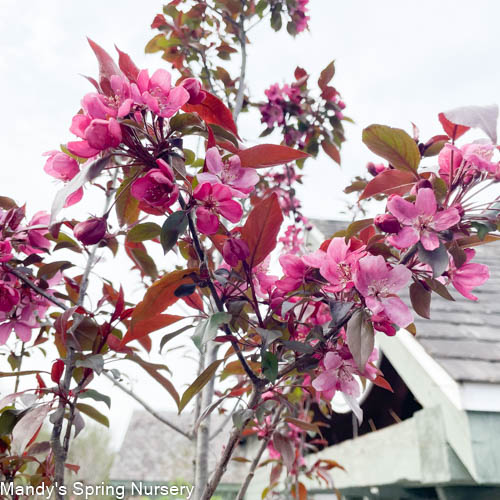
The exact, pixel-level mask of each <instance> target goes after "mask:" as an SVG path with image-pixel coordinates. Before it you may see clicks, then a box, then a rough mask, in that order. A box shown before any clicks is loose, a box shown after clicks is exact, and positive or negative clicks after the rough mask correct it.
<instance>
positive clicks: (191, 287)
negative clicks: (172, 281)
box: [174, 283, 196, 297]
mask: <svg viewBox="0 0 500 500" xmlns="http://www.w3.org/2000/svg"><path fill="white" fill-rule="evenodd" d="M195 290H196V285H195V284H194V283H184V284H183V285H181V286H179V288H176V289H175V291H174V295H175V296H176V297H189V295H192V294H193V292H194V291H195Z"/></svg>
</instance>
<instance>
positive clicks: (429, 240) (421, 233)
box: [387, 188, 460, 250]
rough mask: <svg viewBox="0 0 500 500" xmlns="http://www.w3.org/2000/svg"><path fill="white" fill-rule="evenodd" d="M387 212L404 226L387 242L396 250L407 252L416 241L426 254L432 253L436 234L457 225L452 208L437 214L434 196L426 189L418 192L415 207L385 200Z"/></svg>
mask: <svg viewBox="0 0 500 500" xmlns="http://www.w3.org/2000/svg"><path fill="white" fill-rule="evenodd" d="M387 208H388V209H389V211H390V212H391V213H392V215H394V216H395V217H396V218H397V219H398V221H399V222H400V224H401V225H402V226H404V227H403V228H402V229H401V231H399V232H398V234H397V235H394V236H390V237H389V238H388V239H387V240H388V242H389V243H390V244H391V245H394V246H395V247H396V248H408V247H410V246H412V245H415V244H416V243H418V242H419V241H420V242H421V243H422V245H423V247H424V248H425V249H426V250H435V249H436V248H438V247H439V238H438V235H437V234H436V233H437V232H439V231H444V230H445V229H448V228H449V227H451V226H454V225H455V224H457V223H458V222H459V221H460V214H459V213H458V210H457V209H456V208H447V209H445V210H440V211H438V208H437V202H436V196H435V195H434V191H433V190H432V189H430V188H423V189H420V190H419V191H418V193H417V199H416V201H415V203H410V202H409V201H406V200H404V199H403V198H402V197H401V196H398V195H394V196H392V197H390V198H389V201H388V202H387Z"/></svg>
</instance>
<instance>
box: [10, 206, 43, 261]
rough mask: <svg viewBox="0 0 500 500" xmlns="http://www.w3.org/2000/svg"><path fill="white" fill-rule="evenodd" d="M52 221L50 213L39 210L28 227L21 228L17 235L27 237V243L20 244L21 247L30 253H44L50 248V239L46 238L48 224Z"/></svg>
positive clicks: (23, 250)
mask: <svg viewBox="0 0 500 500" xmlns="http://www.w3.org/2000/svg"><path fill="white" fill-rule="evenodd" d="M49 222H50V215H49V214H48V213H46V212H43V211H41V212H37V213H36V214H35V215H34V216H33V218H32V219H31V221H30V222H29V225H28V227H25V228H20V229H19V230H18V233H16V238H17V237H23V238H25V243H22V244H21V245H20V246H19V249H20V250H21V251H22V252H24V253H26V254H28V255H30V254H33V253H43V252H45V251H47V250H48V249H49V248H50V245H51V243H50V241H49V240H48V239H47V238H45V235H46V234H47V232H48V225H49Z"/></svg>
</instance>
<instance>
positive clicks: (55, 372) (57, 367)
mask: <svg viewBox="0 0 500 500" xmlns="http://www.w3.org/2000/svg"><path fill="white" fill-rule="evenodd" d="M63 372H64V361H63V360H62V359H58V360H57V361H56V362H55V363H54V364H53V365H52V370H51V372H50V378H51V379H52V382H55V383H56V384H58V383H59V381H60V380H61V377H62V374H63Z"/></svg>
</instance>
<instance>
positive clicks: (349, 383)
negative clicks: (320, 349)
mask: <svg viewBox="0 0 500 500" xmlns="http://www.w3.org/2000/svg"><path fill="white" fill-rule="evenodd" d="M323 366H324V371H322V372H321V373H320V374H319V375H318V376H317V377H316V378H315V379H314V380H313V381H312V386H313V387H314V388H315V389H316V390H317V391H320V392H323V393H326V394H325V399H332V398H333V396H334V394H335V392H336V391H341V392H344V393H345V394H348V395H350V396H353V397H357V396H359V394H360V391H359V383H358V381H357V380H356V379H355V378H354V374H355V373H356V364H355V363H354V360H353V359H352V358H351V359H344V358H342V357H341V356H340V354H339V353H338V352H333V351H329V352H327V353H326V355H325V357H324V359H323Z"/></svg>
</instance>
